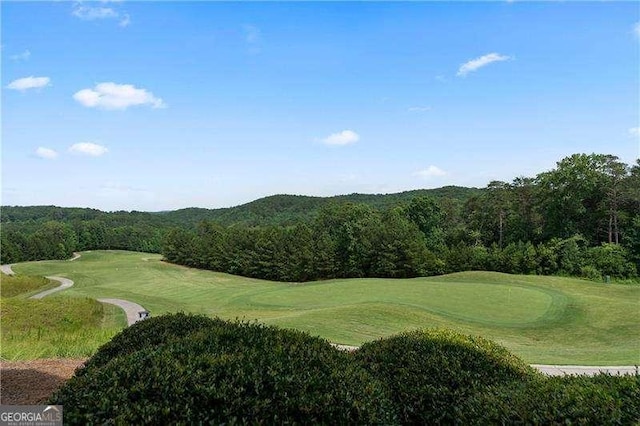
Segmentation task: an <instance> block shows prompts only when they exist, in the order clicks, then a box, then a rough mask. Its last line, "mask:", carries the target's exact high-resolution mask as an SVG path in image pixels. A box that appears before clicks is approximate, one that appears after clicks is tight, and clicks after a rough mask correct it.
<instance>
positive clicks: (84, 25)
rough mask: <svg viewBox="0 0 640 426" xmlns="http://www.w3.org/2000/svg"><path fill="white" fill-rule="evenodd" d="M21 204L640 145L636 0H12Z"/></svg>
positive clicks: (279, 184)
mask: <svg viewBox="0 0 640 426" xmlns="http://www.w3.org/2000/svg"><path fill="white" fill-rule="evenodd" d="M0 8H1V9H0V13H1V20H2V51H1V53H2V204H3V205H42V204H55V205H60V206H79V207H93V208H99V209H102V210H145V211H157V210H168V209H177V208H183V207H190V206H197V207H209V208H212V207H227V206H232V205H237V204H241V203H244V202H247V201H251V200H253V199H256V198H259V197H262V196H266V195H272V194H278V193H287V194H305V195H322V196H326V195H335V194H346V193H352V192H361V193H389V192H399V191H404V190H410V189H417V188H433V187H440V186H444V185H463V186H477V187H483V186H485V185H486V184H487V183H488V182H489V181H491V180H496V179H497V180H505V181H511V180H512V179H513V178H515V177H517V176H534V175H536V174H537V173H539V172H542V171H544V170H548V169H550V168H552V167H554V165H555V162H556V161H558V160H560V159H561V158H563V157H565V156H567V155H570V154H573V153H577V152H585V153H591V152H597V153H607V154H614V155H617V156H619V157H620V158H621V159H622V160H623V161H625V162H627V163H632V162H634V161H635V159H636V158H637V157H638V154H639V149H640V142H639V140H640V124H639V117H640V72H639V71H640V5H639V4H638V3H635V2H602V3H594V2H577V3H572V2H557V3H555V2H553V3H551V2H544V3H543V2H537V3H527V2H517V1H516V2H491V3H468V2H464V3H454V2H423V3H385V2H371V3H369V2H357V3H343V2H330V3H303V2H289V3H264V2H256V3H215V2H193V3H184V2H83V3H78V2H76V3H72V2H50V3H49V2H2V3H1V5H0Z"/></svg>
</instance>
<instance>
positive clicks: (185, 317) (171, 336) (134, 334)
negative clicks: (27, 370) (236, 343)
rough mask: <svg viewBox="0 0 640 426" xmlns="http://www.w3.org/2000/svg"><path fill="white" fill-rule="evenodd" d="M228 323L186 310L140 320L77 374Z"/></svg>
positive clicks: (94, 356)
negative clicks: (186, 311) (124, 356)
mask: <svg viewBox="0 0 640 426" xmlns="http://www.w3.org/2000/svg"><path fill="white" fill-rule="evenodd" d="M225 326H228V322H226V321H224V320H221V319H218V318H216V319H212V318H209V317H205V316H204V315H192V314H184V313H177V314H168V315H162V316H158V317H152V318H149V319H146V320H144V321H138V322H136V323H135V324H133V325H132V326H130V327H128V328H126V329H124V330H123V331H122V332H121V333H119V334H117V335H116V336H114V337H113V339H111V340H110V341H109V342H107V343H105V344H104V345H103V346H102V347H100V349H98V351H97V352H96V353H95V355H93V356H92V357H91V359H89V361H87V363H86V364H85V367H84V368H82V369H80V370H79V371H78V373H77V374H79V375H83V374H86V373H87V372H88V371H89V370H92V369H95V368H99V367H102V366H103V365H105V364H107V363H108V362H109V361H111V360H112V359H114V358H117V357H120V356H123V355H127V354H130V353H133V352H136V351H139V350H141V349H145V348H149V347H155V346H158V345H161V344H164V343H167V342H171V341H173V340H180V339H184V338H186V337H188V336H189V335H191V334H192V333H194V332H196V331H200V330H207V329H212V328H220V327H225Z"/></svg>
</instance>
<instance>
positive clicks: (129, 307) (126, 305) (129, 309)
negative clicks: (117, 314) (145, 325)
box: [98, 299, 146, 325]
mask: <svg viewBox="0 0 640 426" xmlns="http://www.w3.org/2000/svg"><path fill="white" fill-rule="evenodd" d="M98 302H101V303H109V304H111V305H116V306H119V307H121V308H122V309H123V310H124V312H125V314H127V325H131V324H133V323H135V322H138V321H140V320H141V319H142V318H140V316H139V315H138V312H141V311H145V310H146V309H144V308H143V307H142V306H140V305H138V304H137V303H133V302H130V301H128V300H123V299H98Z"/></svg>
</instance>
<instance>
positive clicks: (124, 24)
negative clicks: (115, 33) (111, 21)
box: [118, 13, 131, 27]
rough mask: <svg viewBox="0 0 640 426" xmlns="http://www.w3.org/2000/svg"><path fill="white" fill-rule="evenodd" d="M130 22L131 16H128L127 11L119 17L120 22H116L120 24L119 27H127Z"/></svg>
mask: <svg viewBox="0 0 640 426" xmlns="http://www.w3.org/2000/svg"><path fill="white" fill-rule="evenodd" d="M130 23H131V17H130V16H129V14H128V13H125V14H124V15H123V16H122V19H120V22H119V23H118V25H120V26H121V27H128V26H129V24H130Z"/></svg>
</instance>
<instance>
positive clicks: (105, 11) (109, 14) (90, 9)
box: [71, 4, 119, 21]
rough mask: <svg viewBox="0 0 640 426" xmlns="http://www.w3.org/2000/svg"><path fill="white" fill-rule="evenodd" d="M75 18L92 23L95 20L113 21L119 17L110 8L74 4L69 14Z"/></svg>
mask: <svg viewBox="0 0 640 426" xmlns="http://www.w3.org/2000/svg"><path fill="white" fill-rule="evenodd" d="M71 14H72V15H73V16H75V17H76V18H80V19H82V20H83V21H93V20H96V19H110V18H111V19H113V18H117V17H118V16H119V14H118V12H116V11H115V10H114V9H112V8H110V7H94V6H85V5H82V4H76V5H75V6H74V8H73V11H72V12H71Z"/></svg>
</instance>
